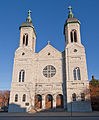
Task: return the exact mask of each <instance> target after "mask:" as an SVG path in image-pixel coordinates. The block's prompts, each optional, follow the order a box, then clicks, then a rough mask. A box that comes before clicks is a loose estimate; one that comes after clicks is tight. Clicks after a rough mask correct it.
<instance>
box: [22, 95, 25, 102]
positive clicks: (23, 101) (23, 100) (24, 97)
mask: <svg viewBox="0 0 99 120" xmlns="http://www.w3.org/2000/svg"><path fill="white" fill-rule="evenodd" d="M22 101H23V102H25V101H26V95H25V94H24V95H23V100H22Z"/></svg>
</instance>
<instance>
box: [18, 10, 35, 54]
mask: <svg viewBox="0 0 99 120" xmlns="http://www.w3.org/2000/svg"><path fill="white" fill-rule="evenodd" d="M28 13H29V14H28V17H27V19H26V22H24V23H22V24H21V26H20V27H19V30H20V43H19V47H25V48H30V49H32V50H33V52H35V44H36V33H35V29H34V26H33V24H32V19H31V15H30V14H31V11H30V10H29V11H28Z"/></svg>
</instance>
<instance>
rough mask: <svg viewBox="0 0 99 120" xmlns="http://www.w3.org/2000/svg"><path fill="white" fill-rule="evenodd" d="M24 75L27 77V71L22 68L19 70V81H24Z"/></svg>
mask: <svg viewBox="0 0 99 120" xmlns="http://www.w3.org/2000/svg"><path fill="white" fill-rule="evenodd" d="M24 77H25V71H24V70H21V71H20V72H19V82H24Z"/></svg>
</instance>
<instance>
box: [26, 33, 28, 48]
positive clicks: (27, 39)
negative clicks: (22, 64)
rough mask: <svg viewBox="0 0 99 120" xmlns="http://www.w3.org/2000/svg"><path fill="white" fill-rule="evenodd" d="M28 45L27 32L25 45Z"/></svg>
mask: <svg viewBox="0 0 99 120" xmlns="http://www.w3.org/2000/svg"><path fill="white" fill-rule="evenodd" d="M27 45H28V34H27V35H26V46H27Z"/></svg>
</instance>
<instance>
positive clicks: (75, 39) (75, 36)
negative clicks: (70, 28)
mask: <svg viewBox="0 0 99 120" xmlns="http://www.w3.org/2000/svg"><path fill="white" fill-rule="evenodd" d="M74 42H77V34H76V31H74Z"/></svg>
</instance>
